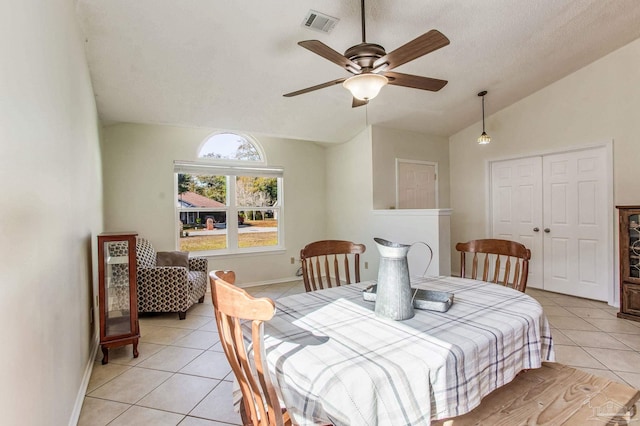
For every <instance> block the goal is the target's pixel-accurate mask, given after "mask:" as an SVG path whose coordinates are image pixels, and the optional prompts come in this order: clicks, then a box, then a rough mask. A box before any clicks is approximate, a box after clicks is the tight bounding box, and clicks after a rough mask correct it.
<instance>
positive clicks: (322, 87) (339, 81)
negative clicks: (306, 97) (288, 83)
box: [282, 78, 346, 98]
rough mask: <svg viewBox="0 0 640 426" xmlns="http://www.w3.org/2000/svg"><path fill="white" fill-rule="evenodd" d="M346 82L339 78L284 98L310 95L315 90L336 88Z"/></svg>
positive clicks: (286, 94) (285, 95)
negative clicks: (304, 94)
mask: <svg viewBox="0 0 640 426" xmlns="http://www.w3.org/2000/svg"><path fill="white" fill-rule="evenodd" d="M345 80H346V78H339V79H337V80H332V81H327V82H326V83H322V84H317V85H315V86H311V87H307V88H306V89H300V90H296V91H295V92H291V93H285V94H284V95H282V96H284V97H286V98H290V97H292V96H298V95H302V94H303V93H309V92H313V91H314V90H318V89H324V88H325V87H331V86H335V85H336V84H340V83H342V82H343V81H345Z"/></svg>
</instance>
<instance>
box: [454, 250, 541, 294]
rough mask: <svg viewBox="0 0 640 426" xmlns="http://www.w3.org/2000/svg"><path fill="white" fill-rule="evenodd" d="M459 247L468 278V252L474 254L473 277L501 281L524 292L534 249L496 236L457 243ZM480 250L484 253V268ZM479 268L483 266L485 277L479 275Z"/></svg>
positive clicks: (461, 263) (461, 262)
mask: <svg viewBox="0 0 640 426" xmlns="http://www.w3.org/2000/svg"><path fill="white" fill-rule="evenodd" d="M456 250H457V251H459V252H460V276H461V277H463V278H465V277H466V275H465V272H466V260H467V258H466V254H467V253H473V260H472V262H471V276H470V278H472V279H474V280H475V279H482V281H488V282H492V283H496V284H502V285H504V286H507V287H511V288H513V289H515V290H519V291H521V292H523V293H524V291H525V290H526V288H527V278H528V276H529V259H531V250H529V249H528V248H526V247H525V246H524V245H523V244H520V243H517V242H515V241H509V240H497V239H484V240H472V241H469V242H466V243H458V244H456ZM478 253H482V254H484V257H483V259H482V261H481V262H482V266H481V267H479V263H480V262H479V260H478ZM480 257H482V256H480ZM503 260H504V267H503V265H502V262H503ZM479 269H482V276H480V275H479ZM491 271H493V273H492V274H491ZM490 274H491V275H490Z"/></svg>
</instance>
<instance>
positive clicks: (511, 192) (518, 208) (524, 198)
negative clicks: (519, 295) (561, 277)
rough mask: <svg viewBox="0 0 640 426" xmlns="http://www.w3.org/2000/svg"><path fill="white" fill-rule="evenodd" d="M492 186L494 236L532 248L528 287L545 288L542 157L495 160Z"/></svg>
mask: <svg viewBox="0 0 640 426" xmlns="http://www.w3.org/2000/svg"><path fill="white" fill-rule="evenodd" d="M491 185H492V192H491V195H492V202H491V204H492V228H493V238H500V239H504V240H512V241H517V242H519V243H522V244H524V245H525V246H526V247H527V248H528V249H530V250H531V261H530V262H529V278H528V281H527V287H533V288H543V254H542V158H541V157H529V158H521V159H517V160H507V161H500V162H495V163H492V166H491Z"/></svg>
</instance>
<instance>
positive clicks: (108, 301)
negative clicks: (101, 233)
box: [102, 241, 133, 337]
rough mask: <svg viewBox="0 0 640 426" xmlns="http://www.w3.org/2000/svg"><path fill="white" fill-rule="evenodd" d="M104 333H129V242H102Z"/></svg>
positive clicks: (112, 334) (117, 334)
mask: <svg viewBox="0 0 640 426" xmlns="http://www.w3.org/2000/svg"><path fill="white" fill-rule="evenodd" d="M103 249H104V250H103V253H104V259H103V262H104V266H105V268H104V277H103V283H104V284H103V285H104V286H105V288H104V295H105V297H104V306H103V307H102V308H103V310H104V335H105V337H113V336H120V335H124V334H131V333H132V332H133V330H132V329H131V324H132V321H131V306H130V303H131V300H130V297H129V294H130V285H131V282H130V280H129V243H128V242H127V241H105V242H104V248H103Z"/></svg>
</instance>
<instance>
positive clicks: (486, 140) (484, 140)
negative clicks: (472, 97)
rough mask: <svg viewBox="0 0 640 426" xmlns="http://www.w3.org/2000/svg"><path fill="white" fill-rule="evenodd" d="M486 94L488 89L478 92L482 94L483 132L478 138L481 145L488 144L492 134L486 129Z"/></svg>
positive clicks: (479, 94)
mask: <svg viewBox="0 0 640 426" xmlns="http://www.w3.org/2000/svg"><path fill="white" fill-rule="evenodd" d="M486 94H487V91H486V90H483V91H482V92H480V93H478V96H482V134H481V135H480V137H479V138H478V143H479V144H480V145H486V144H488V143H489V142H491V136H489V135H488V134H487V132H485V131H484V95H486Z"/></svg>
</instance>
